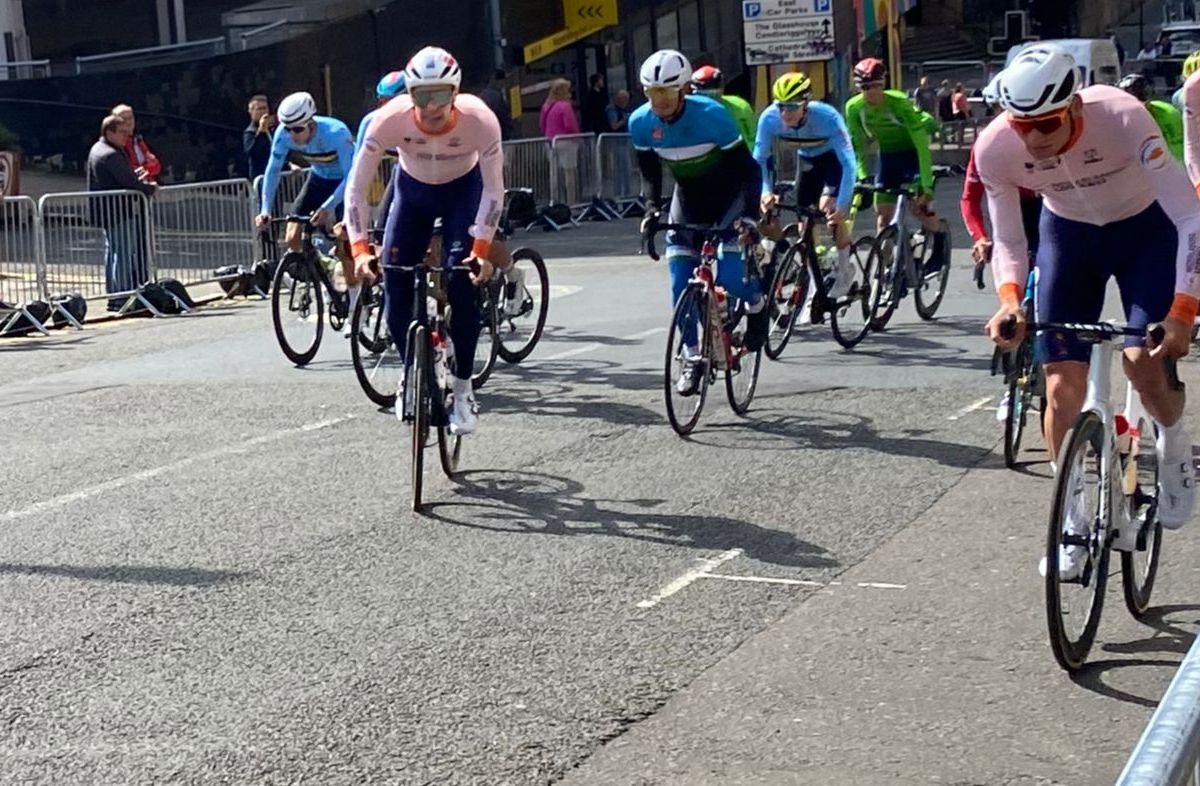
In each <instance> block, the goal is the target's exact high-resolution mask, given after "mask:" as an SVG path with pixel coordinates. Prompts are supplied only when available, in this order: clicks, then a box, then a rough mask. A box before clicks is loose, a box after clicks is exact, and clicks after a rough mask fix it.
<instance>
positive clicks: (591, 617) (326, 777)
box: [0, 222, 1200, 786]
mask: <svg viewBox="0 0 1200 786" xmlns="http://www.w3.org/2000/svg"><path fill="white" fill-rule="evenodd" d="M863 226H865V224H864V225H863ZM635 232H636V224H634V223H633V222H625V223H624V224H621V225H617V224H609V225H600V226H588V227H584V228H582V229H576V230H571V231H568V232H564V233H562V234H558V235H549V234H542V233H535V234H530V235H524V236H522V237H521V238H520V239H521V240H522V241H525V242H530V243H532V244H536V245H538V246H539V247H541V248H542V249H543V251H544V253H545V255H546V257H547V258H548V260H549V266H550V276H551V280H552V284H553V300H552V305H551V311H550V319H549V323H550V327H549V328H548V330H547V334H546V337H545V339H544V340H543V342H542V343H541V344H540V345H539V347H538V348H537V350H536V351H535V352H534V354H533V355H532V356H531V357H530V358H529V359H528V360H527V361H526V363H524V364H522V365H521V366H519V367H506V366H503V365H502V366H501V368H500V369H499V370H498V371H497V373H496V374H495V376H494V377H493V379H492V381H491V382H489V383H488V385H487V387H486V388H485V389H484V390H483V391H482V392H481V395H480V402H481V405H482V413H481V419H480V429H479V431H478V433H477V434H475V435H473V436H471V437H470V438H469V440H468V442H467V446H466V452H465V456H464V459H463V467H464V470H465V471H464V472H463V473H462V474H461V477H460V478H458V479H457V480H456V481H455V482H451V481H448V480H446V479H445V478H443V477H441V476H440V475H439V474H437V473H436V469H435V470H434V471H430V472H428V473H427V484H428V488H427V494H429V495H431V498H432V504H431V505H430V507H429V510H428V511H427V513H426V515H421V516H417V515H414V514H412V513H410V512H409V511H408V499H409V481H408V471H409V469H408V468H409V457H408V437H407V432H406V430H405V428H404V427H403V426H401V425H400V424H398V423H397V422H396V420H395V419H394V417H393V416H392V415H391V414H390V413H381V412H379V411H378V410H376V408H375V407H374V406H373V405H371V404H370V403H369V402H368V401H367V400H366V398H365V397H364V396H363V395H362V394H361V392H360V391H359V389H358V387H357V384H356V382H355V380H354V376H353V372H352V368H351V365H350V360H349V351H348V346H347V342H346V341H345V340H344V339H343V338H341V337H340V336H333V337H330V335H329V334H328V333H327V334H326V341H325V346H324V347H323V349H322V352H321V354H320V355H319V356H318V358H317V360H316V361H315V362H314V363H313V364H312V365H310V366H309V367H308V368H306V369H303V370H300V369H296V368H293V367H292V366H291V365H290V364H289V363H288V362H287V361H286V360H285V359H284V358H283V356H282V354H281V353H280V351H279V349H278V348H277V346H276V344H275V340H274V337H273V334H272V332H271V325H270V315H269V309H268V308H267V306H266V305H265V304H264V303H261V302H258V301H239V302H236V303H229V302H226V303H222V304H218V305H214V306H208V307H206V308H204V309H203V310H201V311H200V312H198V313H196V314H194V315H190V316H186V317H181V318H174V319H163V320H156V321H150V320H127V321H124V322H121V323H114V324H105V325H97V326H92V327H89V329H87V330H86V331H84V332H82V333H77V334H76V333H56V334H55V335H54V336H53V337H51V338H49V339H40V338H30V339H18V340H6V341H3V342H0V433H2V434H3V435H4V437H5V439H4V443H5V450H4V453H5V456H4V460H3V467H4V471H3V475H2V478H3V482H2V483H0V525H2V531H3V537H2V538H0V614H2V615H3V616H2V619H3V621H4V624H3V625H0V761H3V765H2V766H0V782H3V783H47V784H65V783H80V784H96V783H128V784H135V783H165V782H172V783H202V782H203V783H237V784H245V783H264V784H285V783H286V784H296V783H314V784H343V783H344V784H352V783H353V784H358V783H367V782H370V783H385V782H390V783H406V784H407V783H415V784H426V783H427V784H451V783H454V784H458V783H463V784H544V783H557V782H563V783H568V784H641V785H646V784H710V783H711V784H805V783H819V784H876V783H878V784H901V783H903V784H910V783H911V784H926V783H944V784H1021V785H1022V786H1024V785H1025V784H1100V783H1105V782H1111V781H1112V780H1113V779H1114V778H1115V776H1116V775H1117V773H1118V772H1119V770H1120V768H1121V767H1122V765H1123V763H1124V760H1125V758H1126V757H1127V755H1128V753H1129V751H1130V749H1131V748H1132V746H1133V745H1134V743H1135V742H1136V740H1137V737H1138V735H1139V734H1140V732H1141V729H1142V728H1143V726H1144V724H1145V722H1146V720H1147V719H1148V717H1149V714H1150V712H1151V711H1152V708H1153V706H1154V705H1155V703H1156V702H1157V700H1158V698H1159V696H1160V695H1161V693H1162V691H1163V689H1164V688H1165V686H1166V684H1167V683H1168V682H1169V680H1170V678H1171V676H1172V674H1173V672H1174V667H1175V664H1176V663H1177V662H1178V661H1179V659H1180V658H1181V656H1182V654H1183V653H1184V652H1185V651H1186V649H1187V647H1188V646H1189V645H1190V642H1191V639H1192V637H1193V634H1194V631H1195V630H1196V627H1197V622H1198V620H1200V605H1198V604H1200V590H1198V589H1197V588H1198V587H1200V567H1197V566H1198V565H1200V560H1197V558H1196V557H1197V556H1198V552H1200V549H1198V548H1197V537H1196V534H1195V532H1194V525H1193V528H1192V529H1185V530H1184V531H1182V532H1178V533H1169V534H1168V535H1167V538H1166V553H1165V556H1164V561H1163V566H1162V570H1161V573H1160V580H1159V585H1158V587H1157V588H1156V590H1155V602H1156V608H1155V609H1154V610H1153V611H1152V612H1151V613H1150V615H1149V617H1148V619H1147V620H1146V621H1145V622H1137V621H1134V620H1133V619H1132V618H1131V617H1130V616H1129V615H1128V614H1127V613H1126V612H1125V610H1124V607H1123V605H1122V603H1121V599H1120V595H1119V592H1120V590H1119V581H1117V582H1115V584H1114V585H1113V586H1112V588H1111V589H1110V594H1109V598H1108V601H1109V603H1108V605H1107V607H1106V612H1105V616H1104V620H1103V623H1102V626H1101V629H1100V637H1099V641H1098V642H1097V646H1096V648H1095V650H1094V651H1093V655H1092V658H1093V660H1094V662H1095V665H1094V666H1093V667H1092V668H1091V669H1090V670H1088V671H1087V672H1085V673H1084V674H1083V675H1082V676H1080V677H1078V678H1076V679H1074V680H1072V679H1070V678H1068V677H1067V676H1066V675H1065V674H1064V673H1063V672H1061V671H1060V670H1059V669H1058V667H1057V666H1056V665H1055V663H1054V661H1053V658H1052V656H1051V653H1050V650H1049V647H1048V645H1047V643H1046V637H1045V622H1044V612H1043V605H1042V604H1043V601H1042V589H1041V581H1040V579H1039V577H1038V575H1037V571H1036V566H1037V561H1038V557H1039V556H1040V554H1041V552H1042V549H1043V542H1044V537H1045V521H1046V517H1047V512H1048V507H1049V497H1050V491H1051V482H1050V480H1049V470H1048V467H1047V465H1046V464H1045V462H1044V453H1041V452H1039V451H1038V450H1032V451H1030V452H1028V453H1027V454H1026V458H1028V459H1029V464H1028V465H1027V466H1025V467H1024V468H1023V469H1022V471H1021V472H1013V471H1008V470H1005V469H1004V467H1003V463H1002V460H1001V458H1000V456H999V446H998V442H999V436H1000V429H999V425H998V424H997V423H996V420H995V418H994V407H995V405H996V402H997V400H998V398H999V393H1000V386H999V383H998V381H997V380H995V379H993V378H991V377H990V376H989V365H990V350H989V347H988V345H987V342H986V340H985V339H984V338H983V336H982V335H981V331H982V325H983V322H984V318H985V316H986V315H987V314H988V313H989V311H990V310H991V308H992V306H993V303H994V298H993V296H992V295H991V294H990V293H979V292H977V291H975V289H974V286H973V285H972V284H971V281H970V266H969V263H968V261H967V253H966V251H965V250H964V249H962V248H960V249H958V250H957V251H956V253H955V263H956V266H955V271H954V276H953V278H952V280H951V291H950V293H949V295H948V296H947V300H946V302H945V304H944V305H943V308H942V312H941V313H942V317H941V318H940V319H938V320H937V321H936V322H933V323H921V322H919V320H917V318H916V316H915V313H914V311H913V308H912V304H911V300H909V301H906V302H905V303H904V304H903V305H902V306H901V307H900V311H899V313H898V315H897V318H896V320H895V322H894V323H893V327H892V328H890V329H889V330H888V331H886V332H885V333H882V334H877V335H872V336H869V337H868V338H867V340H866V341H864V342H863V344H862V345H860V347H859V348H858V349H856V350H855V351H853V352H843V351H840V349H839V348H838V347H837V346H836V344H834V343H833V341H832V339H831V338H830V336H829V333H828V330H827V329H826V328H819V329H813V330H811V331H809V332H807V333H805V334H804V335H803V336H801V337H799V338H798V339H797V340H794V341H793V343H792V345H791V346H790V347H789V348H788V350H787V352H786V354H785V355H784V358H783V361H782V362H778V363H766V365H764V368H763V371H762V376H761V382H760V386H759V392H758V396H757V398H756V399H755V403H754V406H753V408H752V410H751V412H750V413H749V415H748V416H747V417H745V418H741V417H737V416H735V415H734V414H733V413H732V412H730V411H729V409H728V407H727V405H726V404H725V402H724V399H723V396H722V395H721V394H722V393H723V391H722V390H720V389H714V391H713V395H711V396H710V398H709V402H708V406H707V408H706V411H705V413H704V417H703V420H702V421H701V425H700V427H699V429H698V430H697V431H696V433H695V434H694V436H693V437H692V438H691V439H690V440H682V439H680V438H679V437H677V436H676V435H675V434H674V432H672V431H671V429H670V427H669V426H668V425H667V423H666V421H665V417H664V413H663V405H662V394H661V373H662V372H661V366H662V355H663V341H664V336H665V327H666V324H667V322H668V318H669V312H668V295H667V291H668V285H667V275H666V270H665V269H664V267H663V266H662V265H655V264H652V263H650V262H649V261H648V260H647V259H646V258H644V257H638V256H636V255H634V254H633V252H634V251H635V250H636V237H635ZM960 245H961V241H960ZM1182 369H1183V372H1182V373H1183V377H1184V379H1185V380H1186V381H1188V382H1189V383H1191V384H1192V386H1193V388H1195V387H1196V386H1197V385H1198V384H1200V374H1198V373H1197V366H1196V365H1194V364H1193V363H1185V364H1184V365H1183V367H1182ZM1195 413H1196V407H1195V405H1193V406H1192V411H1191V413H1190V414H1189V423H1191V432H1192V434H1193V435H1195V434H1197V433H1200V423H1198V422H1197V417H1196V415H1195ZM1030 442H1031V443H1032V446H1033V447H1034V448H1038V447H1040V443H1039V440H1038V438H1037V437H1036V436H1035V437H1032V438H1031V439H1030ZM431 457H432V456H431Z"/></svg>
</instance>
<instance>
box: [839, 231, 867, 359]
mask: <svg viewBox="0 0 1200 786" xmlns="http://www.w3.org/2000/svg"><path fill="white" fill-rule="evenodd" d="M873 245H874V244H873V243H872V241H871V239H870V238H863V239H860V240H859V241H858V242H857V243H854V244H853V245H851V246H850V268H849V270H850V275H851V280H850V289H849V290H848V291H847V292H846V294H844V295H842V296H841V297H840V298H838V299H837V302H836V303H834V304H833V306H832V308H831V309H830V312H829V326H830V328H832V329H833V339H834V341H836V342H837V343H838V344H840V345H841V346H842V347H843V348H844V349H853V348H854V347H855V346H857V345H858V342H860V341H862V340H863V337H864V336H866V335H867V333H868V332H870V330H871V289H872V286H871V283H872V282H871V263H872V259H871V248H872V246H873Z"/></svg>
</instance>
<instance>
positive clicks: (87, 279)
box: [38, 191, 158, 314]
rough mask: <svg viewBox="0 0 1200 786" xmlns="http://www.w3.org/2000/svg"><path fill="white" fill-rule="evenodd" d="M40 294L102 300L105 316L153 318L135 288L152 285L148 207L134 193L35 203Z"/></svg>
mask: <svg viewBox="0 0 1200 786" xmlns="http://www.w3.org/2000/svg"><path fill="white" fill-rule="evenodd" d="M38 214H39V215H40V216H41V229H42V231H41V238H42V242H41V252H42V253H41V264H42V270H43V275H44V276H45V282H46V283H45V287H46V289H45V291H46V292H49V293H59V292H72V293H75V292H77V293H79V294H80V295H82V296H83V297H84V298H85V299H87V300H99V299H105V298H107V299H108V310H109V311H115V312H117V313H118V314H125V313H128V312H130V311H132V310H134V309H135V308H137V307H138V306H139V305H140V306H141V307H142V308H145V309H146V310H147V311H150V312H151V313H155V314H156V313H158V312H157V311H156V310H155V309H154V307H153V306H152V305H150V303H148V302H147V301H146V300H145V298H144V297H143V296H142V294H141V293H140V292H139V291H138V289H139V287H141V286H142V285H143V284H145V283H146V282H148V281H154V280H156V277H157V275H156V272H155V268H154V244H153V242H152V239H151V237H152V235H151V227H150V203H149V200H148V199H147V198H146V195H145V194H143V193H141V192H140V191H95V192H87V191H82V192H77V193H63V194H46V195H45V196H43V197H42V198H41V199H40V200H38Z"/></svg>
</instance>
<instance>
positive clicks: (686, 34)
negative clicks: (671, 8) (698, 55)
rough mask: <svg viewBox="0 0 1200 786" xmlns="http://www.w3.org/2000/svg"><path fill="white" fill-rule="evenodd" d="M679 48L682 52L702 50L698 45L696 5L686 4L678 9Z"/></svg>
mask: <svg viewBox="0 0 1200 786" xmlns="http://www.w3.org/2000/svg"><path fill="white" fill-rule="evenodd" d="M679 47H680V51H682V52H699V51H700V50H701V49H703V48H704V47H703V46H702V45H701V43H700V6H699V4H698V3H687V4H685V5H682V6H680V7H679Z"/></svg>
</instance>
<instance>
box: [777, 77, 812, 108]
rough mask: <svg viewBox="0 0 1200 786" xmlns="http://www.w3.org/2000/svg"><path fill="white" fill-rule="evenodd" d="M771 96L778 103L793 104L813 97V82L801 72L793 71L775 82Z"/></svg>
mask: <svg viewBox="0 0 1200 786" xmlns="http://www.w3.org/2000/svg"><path fill="white" fill-rule="evenodd" d="M771 94H772V95H773V96H774V97H775V100H776V101H780V102H782V103H785V104H786V103H791V102H794V101H806V100H808V99H809V98H811V97H812V80H811V79H809V78H808V77H807V76H805V75H804V74H802V73H800V72H799V71H791V72H788V73H786V74H784V75H783V76H781V77H779V78H778V79H776V80H775V86H774V87H772V88H771Z"/></svg>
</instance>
